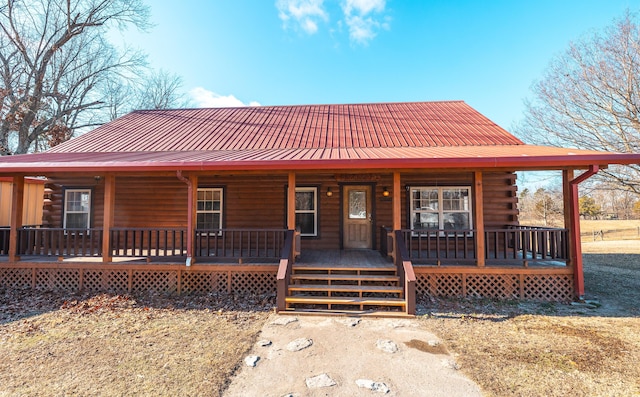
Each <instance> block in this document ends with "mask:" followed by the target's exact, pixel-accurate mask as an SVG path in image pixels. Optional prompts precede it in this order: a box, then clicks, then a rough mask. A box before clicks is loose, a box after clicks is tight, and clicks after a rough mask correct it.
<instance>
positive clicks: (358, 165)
mask: <svg viewBox="0 0 640 397" xmlns="http://www.w3.org/2000/svg"><path fill="white" fill-rule="evenodd" d="M632 163H640V154H618V153H606V152H596V151H587V150H574V149H566V148H554V147H540V146H530V145H500V146H464V147H461V146H459V147H435V148H433V147H432V148H345V149H322V150H318V149H252V150H217V151H192V152H177V151H170V152H128V153H127V152H120V153H113V152H102V153H99V152H90V153H48V152H45V153H35V154H25V155H19V156H4V157H0V174H10V173H16V172H20V173H33V172H35V171H39V172H41V173H43V174H44V173H46V172H67V171H68V172H103V171H104V172H107V171H174V170H185V171H224V170H226V171H238V170H322V169H389V168H403V169H419V168H440V169H442V168H448V169H461V168H466V169H468V168H485V169H487V168H507V169H511V170H526V169H544V168H551V167H558V168H562V167H585V166H589V165H592V164H598V165H606V164H632Z"/></svg>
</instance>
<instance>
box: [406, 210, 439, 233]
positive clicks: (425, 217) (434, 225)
mask: <svg viewBox="0 0 640 397" xmlns="http://www.w3.org/2000/svg"><path fill="white" fill-rule="evenodd" d="M412 224H413V228H414V229H438V214H437V213H435V212H416V213H414V214H413V220H412Z"/></svg>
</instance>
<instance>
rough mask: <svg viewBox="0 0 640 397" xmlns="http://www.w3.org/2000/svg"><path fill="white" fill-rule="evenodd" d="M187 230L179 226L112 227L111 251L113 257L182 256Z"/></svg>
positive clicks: (184, 252) (185, 247)
mask: <svg viewBox="0 0 640 397" xmlns="http://www.w3.org/2000/svg"><path fill="white" fill-rule="evenodd" d="M186 251H187V231H186V229H180V228H112V229H111V252H112V255H113V256H114V257H147V258H150V257H171V256H184V255H186Z"/></svg>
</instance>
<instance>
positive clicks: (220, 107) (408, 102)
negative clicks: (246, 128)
mask: <svg viewBox="0 0 640 397" xmlns="http://www.w3.org/2000/svg"><path fill="white" fill-rule="evenodd" d="M418 103H425V104H433V103H465V101H464V100H463V99H442V100H435V101H406V102H403V101H391V102H356V103H307V104H297V105H259V106H254V105H246V106H218V107H210V106H207V107H186V108H171V109H136V110H133V111H131V112H129V113H127V114H131V113H142V112H175V111H184V110H204V109H247V108H256V109H264V108H301V107H309V106H363V105H412V104H418Z"/></svg>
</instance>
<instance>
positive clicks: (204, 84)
mask: <svg viewBox="0 0 640 397" xmlns="http://www.w3.org/2000/svg"><path fill="white" fill-rule="evenodd" d="M149 4H150V5H151V14H152V16H151V22H152V23H153V24H154V27H153V28H151V29H150V30H149V31H148V32H146V33H140V32H137V31H135V30H131V29H129V30H127V31H125V32H122V33H120V35H121V39H122V40H124V41H126V42H127V43H128V44H129V45H132V46H134V47H138V48H141V49H143V50H144V51H145V52H146V53H147V54H148V55H149V62H150V65H151V66H152V67H154V68H156V69H164V70H166V71H169V72H173V73H177V74H179V75H181V76H182V77H183V79H184V89H185V91H187V92H189V95H190V96H191V97H192V100H193V103H194V104H195V105H197V106H225V105H236V106H237V105H243V104H245V105H249V104H254V105H255V104H261V105H291V104H317V103H365V102H404V101H432V100H454V99H455V100H457V99H461V100H464V101H466V102H467V103H469V104H470V105H471V106H473V107H474V108H476V109H478V110H479V111H480V112H481V113H483V114H485V115H486V116H487V117H489V118H490V119H492V120H493V121H495V122H496V123H498V124H499V125H501V126H502V127H504V128H506V129H510V127H511V126H512V125H513V123H515V122H517V121H518V120H519V119H520V118H521V117H522V111H523V100H524V99H525V98H526V97H528V96H529V95H530V87H531V85H532V83H533V82H534V81H535V80H537V79H540V78H541V77H542V75H543V72H544V69H545V67H546V65H547V64H548V63H549V61H550V60H551V59H552V57H554V56H556V55H558V54H560V53H561V52H562V51H563V50H565V49H566V48H567V46H568V44H569V42H570V41H571V40H576V39H579V38H580V37H581V36H582V35H584V34H588V33H589V32H591V31H593V30H594V29H602V28H603V27H605V26H607V25H610V24H611V23H612V21H613V19H614V18H619V17H621V16H622V15H623V13H624V11H625V10H626V9H627V8H628V9H630V10H631V11H638V10H640V0H599V1H596V0H580V1H578V0H555V1H547V0H536V1H513V0H512V1H445V0H442V1H432V0H420V1H408V0H386V1H385V0H324V1H322V0H275V1H274V0H253V1H250V0H215V1H214V0H210V1H195V0H181V1H180V2H176V1H168V0H154V1H153V2H149ZM177 4H179V5H177Z"/></svg>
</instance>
